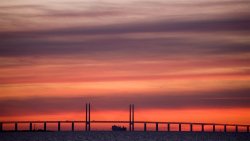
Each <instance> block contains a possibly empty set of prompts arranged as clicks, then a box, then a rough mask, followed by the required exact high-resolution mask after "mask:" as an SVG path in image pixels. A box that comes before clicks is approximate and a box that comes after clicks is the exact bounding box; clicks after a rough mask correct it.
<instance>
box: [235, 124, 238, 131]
mask: <svg viewBox="0 0 250 141" xmlns="http://www.w3.org/2000/svg"><path fill="white" fill-rule="evenodd" d="M235 132H236V133H237V132H238V125H236V126H235Z"/></svg>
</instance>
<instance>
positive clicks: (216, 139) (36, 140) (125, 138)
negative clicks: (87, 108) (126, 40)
mask: <svg viewBox="0 0 250 141" xmlns="http://www.w3.org/2000/svg"><path fill="white" fill-rule="evenodd" d="M0 141H250V133H222V132H221V133H209V132H205V133H201V132H112V131H91V132H80V131H79V132H1V133H0Z"/></svg>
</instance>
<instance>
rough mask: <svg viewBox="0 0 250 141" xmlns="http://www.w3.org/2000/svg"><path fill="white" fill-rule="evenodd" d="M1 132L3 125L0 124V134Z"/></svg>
mask: <svg viewBox="0 0 250 141" xmlns="http://www.w3.org/2000/svg"><path fill="white" fill-rule="evenodd" d="M2 131H3V123H2V122H0V132H2Z"/></svg>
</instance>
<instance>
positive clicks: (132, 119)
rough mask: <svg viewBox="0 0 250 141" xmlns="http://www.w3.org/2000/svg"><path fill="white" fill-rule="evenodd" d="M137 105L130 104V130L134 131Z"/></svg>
mask: <svg viewBox="0 0 250 141" xmlns="http://www.w3.org/2000/svg"><path fill="white" fill-rule="evenodd" d="M134 114H135V107H134V104H130V105H129V131H134V130H135V127H134V121H135V115H134Z"/></svg>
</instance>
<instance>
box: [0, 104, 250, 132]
mask: <svg viewBox="0 0 250 141" xmlns="http://www.w3.org/2000/svg"><path fill="white" fill-rule="evenodd" d="M85 111H86V119H85V121H84V120H83V121H68V120H67V121H0V132H5V131H9V130H4V128H3V127H4V125H7V124H8V125H9V124H11V125H14V129H13V130H12V131H15V132H18V131H21V130H19V129H18V125H19V124H29V129H28V130H25V131H30V132H32V131H34V130H33V127H32V126H33V125H34V124H43V130H42V131H49V130H47V124H52V123H53V124H57V130H56V131H61V125H62V124H64V123H71V131H75V124H76V123H85V130H84V131H93V130H91V124H92V123H101V124H107V123H109V124H128V125H129V131H135V124H143V127H144V128H143V129H142V130H141V131H149V130H148V129H147V125H148V124H154V125H155V130H154V131H156V132H158V131H159V125H166V126H167V128H166V130H165V131H167V132H171V131H173V130H172V128H171V126H173V125H178V130H177V132H184V130H183V128H182V126H183V125H189V130H185V132H194V128H193V127H194V126H200V127H201V130H198V131H197V130H195V131H196V132H207V131H206V130H205V126H209V127H212V130H211V132H221V131H218V130H216V129H217V128H216V127H218V126H222V127H223V132H229V130H228V129H227V128H228V127H234V129H235V130H233V131H232V130H231V131H230V132H247V133H249V128H250V125H243V124H221V123H194V122H158V121H135V120H134V113H135V111H134V104H130V105H129V121H102V120H98V121H97V120H91V107H90V103H86V110H85ZM239 128H241V129H242V130H241V131H239Z"/></svg>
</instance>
